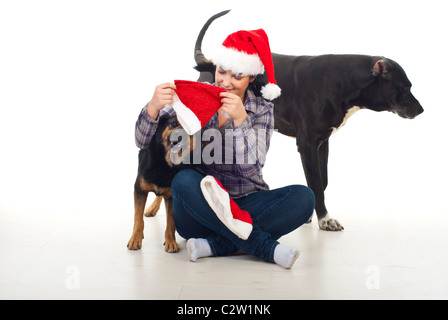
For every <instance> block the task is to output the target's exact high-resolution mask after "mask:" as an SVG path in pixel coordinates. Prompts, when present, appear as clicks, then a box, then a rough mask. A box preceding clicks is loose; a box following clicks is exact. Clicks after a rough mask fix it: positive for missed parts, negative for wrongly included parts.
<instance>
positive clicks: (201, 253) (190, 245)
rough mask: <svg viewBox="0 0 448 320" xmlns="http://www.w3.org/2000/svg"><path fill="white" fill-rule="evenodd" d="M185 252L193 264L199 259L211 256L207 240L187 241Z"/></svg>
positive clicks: (192, 239) (193, 239)
mask: <svg viewBox="0 0 448 320" xmlns="http://www.w3.org/2000/svg"><path fill="white" fill-rule="evenodd" d="M187 252H188V255H189V256H190V260H191V261H193V262H194V261H196V260H198V259H199V258H204V257H210V256H212V255H213V253H212V248H210V245H209V244H208V241H207V239H195V238H191V239H188V241H187Z"/></svg>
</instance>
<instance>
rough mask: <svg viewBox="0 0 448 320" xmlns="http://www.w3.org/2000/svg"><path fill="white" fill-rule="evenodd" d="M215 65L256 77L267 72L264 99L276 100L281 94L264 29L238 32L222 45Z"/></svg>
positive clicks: (215, 57)
mask: <svg viewBox="0 0 448 320" xmlns="http://www.w3.org/2000/svg"><path fill="white" fill-rule="evenodd" d="M212 61H213V63H214V64H215V65H217V66H220V67H222V68H223V69H224V70H231V71H232V72H234V73H237V74H238V73H242V74H243V75H250V76H256V75H259V74H263V73H264V71H266V74H267V76H268V84H267V85H265V86H264V87H263V88H262V89H261V94H262V95H263V98H265V99H267V100H274V99H275V98H277V97H279V96H280V94H281V89H280V87H279V86H278V85H277V82H276V81H275V76H274V63H273V62H272V55H271V48H270V47H269V39H268V36H267V34H266V32H265V31H264V30H263V29H258V30H252V31H244V30H241V31H237V32H235V33H232V34H231V35H229V36H228V37H227V38H226V40H224V42H223V43H222V47H221V50H220V51H219V52H217V53H216V54H215V56H214V57H213V58H212Z"/></svg>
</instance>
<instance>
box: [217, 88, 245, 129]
mask: <svg viewBox="0 0 448 320" xmlns="http://www.w3.org/2000/svg"><path fill="white" fill-rule="evenodd" d="M220 97H221V98H222V99H221V103H222V106H221V111H224V112H226V113H227V114H228V115H229V116H230V117H231V118H232V119H233V125H234V126H235V127H237V126H239V125H240V124H242V123H243V122H244V120H246V118H247V113H246V109H245V108H244V105H243V102H242V101H241V98H240V97H239V96H237V95H236V94H233V93H230V92H221V93H220Z"/></svg>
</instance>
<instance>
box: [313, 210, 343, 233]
mask: <svg viewBox="0 0 448 320" xmlns="http://www.w3.org/2000/svg"><path fill="white" fill-rule="evenodd" d="M319 228H321V229H322V230H326V231H342V230H344V227H343V226H342V225H341V224H340V223H339V221H338V220H336V219H333V218H331V217H330V216H329V215H328V214H327V215H326V216H325V217H324V218H322V219H319Z"/></svg>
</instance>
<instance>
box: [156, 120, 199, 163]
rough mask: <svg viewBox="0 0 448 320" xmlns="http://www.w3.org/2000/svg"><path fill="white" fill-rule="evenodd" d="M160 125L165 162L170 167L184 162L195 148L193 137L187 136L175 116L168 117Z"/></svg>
mask: <svg viewBox="0 0 448 320" xmlns="http://www.w3.org/2000/svg"><path fill="white" fill-rule="evenodd" d="M160 125H162V127H163V128H162V135H161V138H162V144H163V146H164V148H165V161H166V163H167V164H168V165H169V166H170V167H172V166H175V165H179V164H182V163H185V162H186V159H187V157H189V156H190V153H191V151H192V150H193V149H194V146H195V139H194V136H189V135H188V134H187V133H186V131H185V130H184V129H183V128H182V126H181V125H180V123H179V122H178V121H177V117H176V116H171V117H168V119H167V120H166V121H164V122H163V123H159V126H160ZM188 163H190V162H188Z"/></svg>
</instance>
